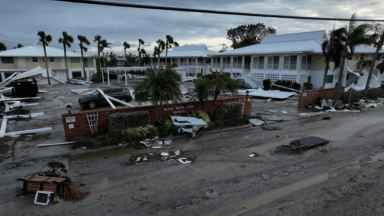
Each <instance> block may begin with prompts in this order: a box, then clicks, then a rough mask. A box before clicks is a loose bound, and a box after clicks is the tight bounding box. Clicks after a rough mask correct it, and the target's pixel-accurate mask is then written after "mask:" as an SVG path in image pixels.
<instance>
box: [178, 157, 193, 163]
mask: <svg viewBox="0 0 384 216" xmlns="http://www.w3.org/2000/svg"><path fill="white" fill-rule="evenodd" d="M178 161H179V162H180V163H182V164H190V163H192V161H190V160H188V159H187V158H179V159H178Z"/></svg>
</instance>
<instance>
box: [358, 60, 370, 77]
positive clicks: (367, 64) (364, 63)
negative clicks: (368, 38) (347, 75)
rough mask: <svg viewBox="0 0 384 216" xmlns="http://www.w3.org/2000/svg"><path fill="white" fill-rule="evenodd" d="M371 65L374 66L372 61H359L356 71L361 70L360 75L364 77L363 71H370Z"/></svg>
mask: <svg viewBox="0 0 384 216" xmlns="http://www.w3.org/2000/svg"><path fill="white" fill-rule="evenodd" d="M371 65H372V60H371V59H365V58H363V59H360V60H359V61H357V63H356V65H355V69H356V70H360V71H359V73H360V75H363V73H362V71H363V70H369V68H371Z"/></svg>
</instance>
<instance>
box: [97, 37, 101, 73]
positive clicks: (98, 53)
mask: <svg viewBox="0 0 384 216" xmlns="http://www.w3.org/2000/svg"><path fill="white" fill-rule="evenodd" d="M97 57H98V59H99V70H100V73H101V63H100V45H99V44H97Z"/></svg>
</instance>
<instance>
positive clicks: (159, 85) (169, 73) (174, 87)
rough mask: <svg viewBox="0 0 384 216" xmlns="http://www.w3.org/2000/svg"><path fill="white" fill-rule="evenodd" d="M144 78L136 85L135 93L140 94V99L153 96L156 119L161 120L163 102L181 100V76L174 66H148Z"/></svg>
mask: <svg viewBox="0 0 384 216" xmlns="http://www.w3.org/2000/svg"><path fill="white" fill-rule="evenodd" d="M145 75H146V76H145V78H144V80H143V81H142V82H141V83H140V84H139V85H137V86H136V87H135V90H134V94H135V95H139V96H138V97H137V98H136V99H137V100H138V101H141V102H142V101H146V100H148V97H149V96H151V102H152V104H154V105H155V109H156V121H157V122H159V121H160V120H161V114H162V107H163V103H164V104H168V102H169V101H173V102H174V103H177V101H178V100H181V96H182V94H181V91H180V82H181V76H180V75H179V74H178V73H177V72H176V71H175V70H173V69H172V68H165V69H164V68H148V69H147V71H146V72H145Z"/></svg>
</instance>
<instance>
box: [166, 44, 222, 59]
mask: <svg viewBox="0 0 384 216" xmlns="http://www.w3.org/2000/svg"><path fill="white" fill-rule="evenodd" d="M205 48H206V46H180V47H174V48H173V50H172V51H170V52H168V57H170V58H175V57H181V58H183V57H184V58H187V57H191V58H192V57H195V58H199V57H201V58H204V57H205V58H206V57H208V56H211V55H215V54H216V53H217V52H214V51H210V50H207V49H205ZM160 57H162V58H164V57H165V52H163V53H161V55H160Z"/></svg>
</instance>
